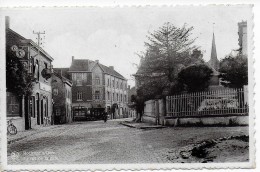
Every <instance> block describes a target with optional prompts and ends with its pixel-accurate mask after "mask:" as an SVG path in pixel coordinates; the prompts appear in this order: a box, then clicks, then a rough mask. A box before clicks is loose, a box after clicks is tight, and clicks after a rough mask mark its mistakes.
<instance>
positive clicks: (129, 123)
mask: <svg viewBox="0 0 260 172" xmlns="http://www.w3.org/2000/svg"><path fill="white" fill-rule="evenodd" d="M120 124H121V125H124V126H127V127H131V128H137V129H160V128H166V127H165V126H162V125H154V124H150V123H144V122H139V123H137V122H134V121H122V122H120Z"/></svg>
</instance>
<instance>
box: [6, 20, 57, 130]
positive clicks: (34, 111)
mask: <svg viewBox="0 0 260 172" xmlns="http://www.w3.org/2000/svg"><path fill="white" fill-rule="evenodd" d="M13 47H17V48H18V49H21V50H23V51H24V52H25V54H24V56H23V57H22V58H20V59H21V62H22V63H23V65H24V66H25V67H26V68H27V70H28V72H29V73H30V74H31V76H32V77H33V78H34V82H33V91H32V95H31V96H30V97H23V98H22V97H18V96H16V95H15V94H14V93H10V92H7V119H9V118H12V119H13V123H14V124H15V126H16V127H17V128H18V131H19V130H24V129H30V128H33V127H34V126H35V125H42V124H43V123H44V118H47V117H48V118H50V119H51V118H52V89H51V74H52V65H51V62H52V61H53V58H52V57H51V56H50V55H49V54H48V53H47V52H45V51H44V50H43V49H42V48H41V47H39V46H38V45H37V44H36V43H34V42H33V41H32V40H30V39H26V38H24V37H23V36H21V35H20V34H18V33H17V32H15V31H13V30H12V29H10V28H9V18H8V17H7V18H6V58H12V57H11V56H9V55H10V54H12V51H13V49H12V48H13ZM7 75H8V74H7ZM7 77H8V76H7Z"/></svg>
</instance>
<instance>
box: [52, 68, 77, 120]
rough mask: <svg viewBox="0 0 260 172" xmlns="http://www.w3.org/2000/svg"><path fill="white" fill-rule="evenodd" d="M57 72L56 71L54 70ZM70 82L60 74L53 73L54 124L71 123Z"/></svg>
mask: <svg viewBox="0 0 260 172" xmlns="http://www.w3.org/2000/svg"><path fill="white" fill-rule="evenodd" d="M54 71H57V69H54ZM71 87H72V82H71V81H70V80H68V79H67V78H65V77H64V76H63V75H62V72H61V73H58V72H54V74H53V76H52V97H53V113H54V124H64V123H70V122H72V121H73V117H72V109H71V107H72V92H71Z"/></svg>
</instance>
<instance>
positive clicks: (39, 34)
mask: <svg viewBox="0 0 260 172" xmlns="http://www.w3.org/2000/svg"><path fill="white" fill-rule="evenodd" d="M33 34H36V35H37V38H36V39H37V41H38V43H37V44H38V47H40V45H42V42H41V41H42V38H41V35H44V34H45V31H43V32H34V31H33Z"/></svg>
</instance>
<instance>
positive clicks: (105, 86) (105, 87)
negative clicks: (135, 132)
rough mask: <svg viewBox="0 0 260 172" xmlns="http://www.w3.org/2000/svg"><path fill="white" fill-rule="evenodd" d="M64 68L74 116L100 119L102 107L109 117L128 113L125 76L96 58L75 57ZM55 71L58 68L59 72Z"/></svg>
mask: <svg viewBox="0 0 260 172" xmlns="http://www.w3.org/2000/svg"><path fill="white" fill-rule="evenodd" d="M61 70H63V71H66V74H67V75H69V77H70V79H71V81H72V112H73V117H74V119H75V120H77V119H86V118H91V119H101V118H102V112H103V111H104V110H105V111H107V112H108V114H109V115H110V118H111V119H115V118H123V117H127V116H128V115H127V114H128V106H127V103H128V89H127V80H126V79H125V78H124V77H123V76H122V75H121V74H119V73H118V72H117V71H115V70H114V67H113V66H109V67H107V66H105V65H103V64H101V63H99V61H98V60H96V61H92V60H88V59H74V57H72V63H71V66H70V67H69V68H67V69H65V68H63V69H59V71H61ZM59 71H57V72H59Z"/></svg>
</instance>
